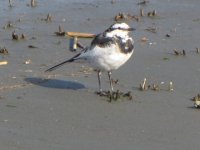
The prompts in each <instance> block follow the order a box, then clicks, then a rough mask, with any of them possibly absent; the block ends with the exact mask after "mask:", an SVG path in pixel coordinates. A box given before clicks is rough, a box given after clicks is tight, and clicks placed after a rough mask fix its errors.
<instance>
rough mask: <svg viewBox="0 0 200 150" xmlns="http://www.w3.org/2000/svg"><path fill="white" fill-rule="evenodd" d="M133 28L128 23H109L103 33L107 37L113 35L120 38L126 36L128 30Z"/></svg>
mask: <svg viewBox="0 0 200 150" xmlns="http://www.w3.org/2000/svg"><path fill="white" fill-rule="evenodd" d="M133 30H135V29H134V28H131V27H130V26H129V25H128V24H126V23H115V24H113V25H111V26H110V27H109V28H108V29H107V30H106V31H105V34H106V36H107V37H114V36H118V37H121V38H125V37H127V36H128V33H129V32H130V31H133Z"/></svg>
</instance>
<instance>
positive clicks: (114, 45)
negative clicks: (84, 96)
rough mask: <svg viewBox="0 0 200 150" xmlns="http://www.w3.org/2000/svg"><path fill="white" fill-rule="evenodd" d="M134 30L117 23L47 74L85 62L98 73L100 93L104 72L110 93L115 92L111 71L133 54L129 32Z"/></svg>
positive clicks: (100, 91)
mask: <svg viewBox="0 0 200 150" xmlns="http://www.w3.org/2000/svg"><path fill="white" fill-rule="evenodd" d="M133 30H134V28H131V27H129V25H127V24H126V23H115V24H113V25H111V26H110V27H109V28H108V29H107V30H105V31H104V32H103V33H100V34H98V35H96V36H95V38H94V39H93V40H92V42H91V45H90V46H89V47H86V48H85V49H83V50H82V51H81V52H80V53H78V54H77V55H75V56H74V57H72V58H70V59H68V60H66V61H64V62H62V63H60V64H57V65H55V66H53V67H51V68H49V69H47V70H46V72H49V71H53V70H54V69H57V68H58V67H60V66H62V65H64V64H66V63H71V62H76V61H77V60H83V61H84V62H87V63H89V64H90V65H91V66H92V68H94V70H95V71H97V75H98V83H99V93H102V88H101V72H104V71H106V72H108V77H109V82H110V92H113V85H112V79H111V71H112V70H116V69H118V68H119V67H120V66H122V65H123V64H124V63H125V62H126V61H127V60H128V59H129V58H130V57H131V55H132V54H133V51H134V41H133V39H132V38H131V37H130V36H129V32H130V31H133Z"/></svg>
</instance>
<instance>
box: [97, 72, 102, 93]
mask: <svg viewBox="0 0 200 150" xmlns="http://www.w3.org/2000/svg"><path fill="white" fill-rule="evenodd" d="M97 75H98V83H99V93H102V88H101V71H97Z"/></svg>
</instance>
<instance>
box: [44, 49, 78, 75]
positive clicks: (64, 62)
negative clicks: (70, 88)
mask: <svg viewBox="0 0 200 150" xmlns="http://www.w3.org/2000/svg"><path fill="white" fill-rule="evenodd" d="M80 54H81V53H79V54H77V55H75V56H74V57H72V58H70V59H68V60H65V61H63V62H61V63H59V64H57V65H55V66H53V67H51V68H49V69H47V70H46V71H45V72H50V71H53V70H55V69H57V68H59V67H61V66H63V65H64V64H66V63H69V62H73V61H75V60H76V59H77V57H78V56H79V55H80Z"/></svg>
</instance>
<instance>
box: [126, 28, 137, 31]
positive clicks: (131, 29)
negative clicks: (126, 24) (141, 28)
mask: <svg viewBox="0 0 200 150" xmlns="http://www.w3.org/2000/svg"><path fill="white" fill-rule="evenodd" d="M127 30H128V31H135V30H136V29H135V28H128V29H127Z"/></svg>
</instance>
